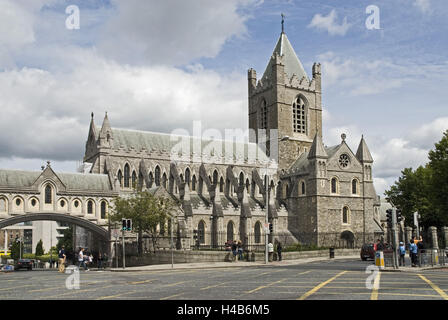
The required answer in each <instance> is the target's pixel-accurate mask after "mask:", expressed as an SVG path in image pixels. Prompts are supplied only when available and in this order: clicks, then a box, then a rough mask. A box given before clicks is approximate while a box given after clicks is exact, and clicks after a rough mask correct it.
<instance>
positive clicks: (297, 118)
mask: <svg viewBox="0 0 448 320" xmlns="http://www.w3.org/2000/svg"><path fill="white" fill-rule="evenodd" d="M292 117H293V119H292V124H293V130H294V132H298V133H304V134H306V127H307V120H306V103H305V98H304V97H302V96H298V97H297V98H296V100H294V102H293V104H292Z"/></svg>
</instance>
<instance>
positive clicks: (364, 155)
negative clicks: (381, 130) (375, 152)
mask: <svg viewBox="0 0 448 320" xmlns="http://www.w3.org/2000/svg"><path fill="white" fill-rule="evenodd" d="M356 158H358V160H359V161H361V162H373V158H372V155H371V154H370V151H369V148H368V147H367V143H366V141H365V140H364V136H362V138H361V141H360V142H359V146H358V151H356Z"/></svg>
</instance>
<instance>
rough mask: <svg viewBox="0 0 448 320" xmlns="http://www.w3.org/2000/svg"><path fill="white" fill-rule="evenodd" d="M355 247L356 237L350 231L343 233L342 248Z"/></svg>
mask: <svg viewBox="0 0 448 320" xmlns="http://www.w3.org/2000/svg"><path fill="white" fill-rule="evenodd" d="M354 245H355V235H354V234H353V232H351V231H349V230H345V231H343V232H342V233H341V247H343V248H350V249H353V248H354Z"/></svg>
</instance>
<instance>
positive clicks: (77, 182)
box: [0, 169, 112, 191]
mask: <svg viewBox="0 0 448 320" xmlns="http://www.w3.org/2000/svg"><path fill="white" fill-rule="evenodd" d="M41 174H42V171H23V170H3V169H0V186H6V187H16V188H20V187H30V186H31V185H32V184H33V183H34V182H35V181H36V180H37V178H39V176H40V175H41ZM57 176H58V177H59V179H60V180H61V182H62V183H63V184H64V185H65V186H66V187H67V189H69V190H89V191H110V190H112V188H111V186H110V183H109V177H108V176H107V175H106V174H83V173H57Z"/></svg>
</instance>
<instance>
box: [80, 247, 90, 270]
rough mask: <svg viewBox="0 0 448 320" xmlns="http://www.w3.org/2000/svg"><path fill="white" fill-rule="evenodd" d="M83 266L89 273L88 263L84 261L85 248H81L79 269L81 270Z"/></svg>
mask: <svg viewBox="0 0 448 320" xmlns="http://www.w3.org/2000/svg"><path fill="white" fill-rule="evenodd" d="M81 266H83V267H84V270H86V271H89V269H87V266H86V263H85V261H84V248H81V250H79V253H78V268H81Z"/></svg>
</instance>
